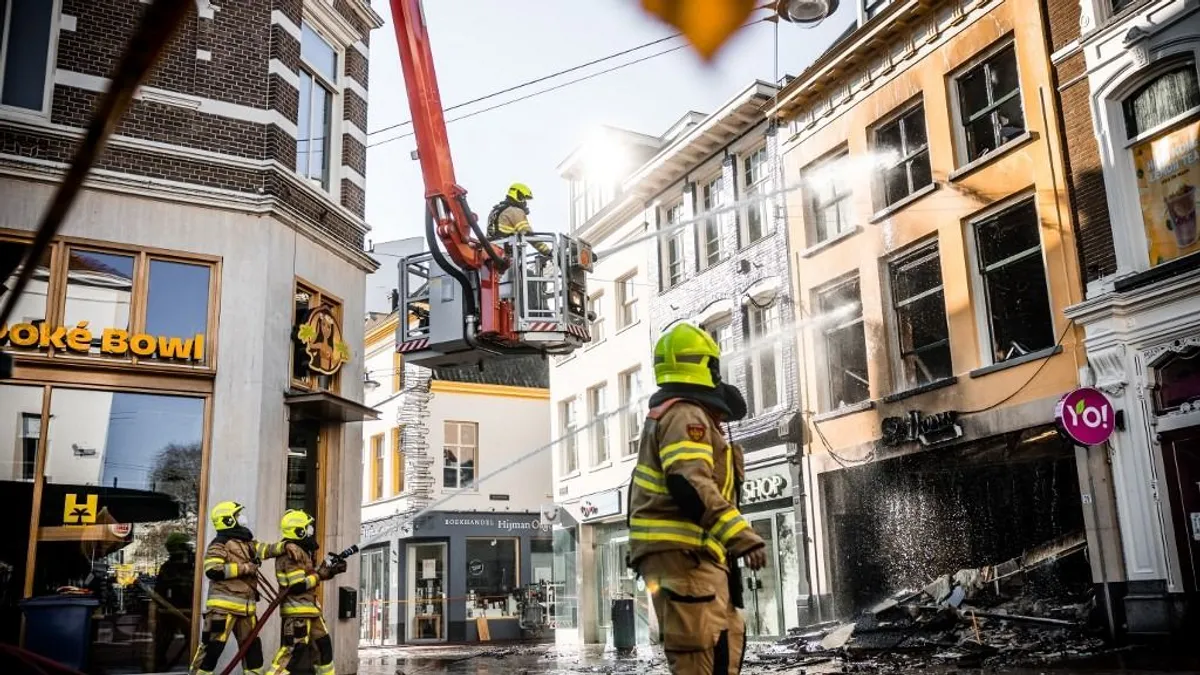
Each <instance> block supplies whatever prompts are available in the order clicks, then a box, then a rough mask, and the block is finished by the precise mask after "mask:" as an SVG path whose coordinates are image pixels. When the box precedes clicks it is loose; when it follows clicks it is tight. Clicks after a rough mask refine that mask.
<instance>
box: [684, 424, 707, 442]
mask: <svg viewBox="0 0 1200 675" xmlns="http://www.w3.org/2000/svg"><path fill="white" fill-rule="evenodd" d="M687 434H688V438H690V439H692V442H693V443H699V442H700V441H702V440H704V437H705V436H707V435H708V429H705V428H704V425H703V424H689V425H688V426H687Z"/></svg>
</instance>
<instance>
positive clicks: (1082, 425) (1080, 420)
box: [1054, 387, 1117, 445]
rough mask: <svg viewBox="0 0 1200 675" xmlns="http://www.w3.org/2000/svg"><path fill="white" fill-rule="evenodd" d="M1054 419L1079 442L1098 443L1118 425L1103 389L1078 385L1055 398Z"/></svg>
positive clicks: (1066, 432) (1086, 443)
mask: <svg viewBox="0 0 1200 675" xmlns="http://www.w3.org/2000/svg"><path fill="white" fill-rule="evenodd" d="M1054 420H1055V421H1056V422H1057V423H1058V426H1059V428H1060V429H1062V431H1063V433H1064V434H1066V435H1067V438H1070V439H1071V440H1072V441H1075V442H1076V443H1078V444H1079V445H1100V444H1101V443H1103V442H1105V441H1107V440H1108V439H1109V437H1110V436H1112V435H1113V431H1115V430H1116V428H1117V415H1116V411H1115V410H1113V406H1112V403H1110V402H1109V400H1108V397H1107V396H1105V395H1104V392H1102V391H1100V390H1099V389H1094V388H1092V387H1080V388H1079V389H1076V390H1075V391H1072V392H1070V393H1068V394H1067V395H1065V396H1063V397H1062V398H1060V399H1059V400H1058V404H1057V405H1056V406H1055V407H1054Z"/></svg>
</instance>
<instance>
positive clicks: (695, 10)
mask: <svg viewBox="0 0 1200 675" xmlns="http://www.w3.org/2000/svg"><path fill="white" fill-rule="evenodd" d="M754 5H755V0H642V8H643V9H645V10H646V11H647V12H649V13H651V14H653V15H654V16H656V17H658V18H659V19H660V20H662V21H664V22H666V23H668V24H670V25H672V26H674V27H675V28H676V29H678V30H679V32H680V33H683V37H684V38H685V39H687V41H688V42H690V43H691V45H692V47H694V48H695V49H696V51H697V52H699V54H700V57H701V58H703V59H704V60H705V61H711V60H712V58H713V56H715V55H716V53H717V52H718V51H719V50H720V49H721V47H722V46H724V45H725V43H726V42H728V41H729V38H730V37H732V36H733V34H734V33H736V32H737V31H738V30H739V29H740V28H741V27H742V24H744V23H746V20H747V19H749V18H750V14H752V13H753V12H754V9H755V7H754Z"/></svg>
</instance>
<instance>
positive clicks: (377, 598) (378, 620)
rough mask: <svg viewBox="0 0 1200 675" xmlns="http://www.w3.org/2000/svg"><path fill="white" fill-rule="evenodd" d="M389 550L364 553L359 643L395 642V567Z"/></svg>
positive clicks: (378, 643)
mask: <svg viewBox="0 0 1200 675" xmlns="http://www.w3.org/2000/svg"><path fill="white" fill-rule="evenodd" d="M389 550H390V549H389V548H388V547H386V546H385V547H382V548H376V549H371V550H368V551H363V553H362V560H361V561H360V571H361V574H362V576H361V577H360V579H359V594H360V598H359V603H360V608H359V609H360V611H359V615H360V616H361V617H362V620H361V622H360V626H359V631H360V632H359V639H360V640H362V641H364V642H368V643H370V644H376V645H381V644H386V643H389V642H391V640H392V622H391V612H390V611H389V609H390V606H391V603H389V602H388V591H389V588H390V578H389V577H390V571H391V565H390V561H389V560H388V551H389Z"/></svg>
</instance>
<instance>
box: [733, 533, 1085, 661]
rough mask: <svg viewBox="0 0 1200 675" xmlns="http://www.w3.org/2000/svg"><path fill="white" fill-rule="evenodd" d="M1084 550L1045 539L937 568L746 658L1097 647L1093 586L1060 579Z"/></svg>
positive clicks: (914, 656)
mask: <svg viewBox="0 0 1200 675" xmlns="http://www.w3.org/2000/svg"><path fill="white" fill-rule="evenodd" d="M1085 550H1086V539H1085V537H1084V533H1082V532H1077V533H1072V534H1069V535H1066V536H1064V537H1060V538H1058V539H1055V540H1053V541H1050V542H1047V543H1046V544H1043V545H1041V546H1038V547H1036V548H1034V549H1031V550H1029V551H1026V552H1025V553H1024V554H1022V555H1020V556H1018V557H1016V558H1013V559H1011V560H1007V561H1004V562H1002V563H999V564H995V565H988V566H985V567H981V568H977V569H964V570H959V571H958V572H956V573H954V574H946V575H943V576H940V577H938V578H936V579H934V580H932V581H931V582H930V583H928V584H926V585H925V586H924V587H923V588H921V589H919V590H903V591H900V592H897V593H895V594H893V595H891V596H890V597H887V598H885V599H883V600H882V601H881V602H879V603H878V604H876V605H875V606H873V607H871V608H869V609H868V610H866V611H864V612H862V613H861V614H860V616H859V617H858V618H857V619H856V620H854V621H847V622H844V623H841V622H829V623H824V624H818V625H814V626H808V627H806V628H804V629H801V630H797V631H793V632H792V634H790V635H789V636H788V637H786V638H784V639H783V640H781V641H779V642H778V643H776V644H774V645H771V646H770V647H769V648H766V649H763V650H758V651H756V652H755V653H753V654H751V655H749V656H748V657H747V662H748V663H751V662H753V663H756V664H763V665H766V664H775V665H776V666H777V667H776V668H775V669H776V670H785V669H786V670H790V669H792V668H795V667H800V668H804V667H809V666H815V665H818V664H822V663H826V662H829V661H833V660H835V659H838V660H841V661H842V662H843V666H842V670H843V672H860V671H861V672H865V671H870V672H917V671H918V670H922V669H926V668H936V667H938V666H946V667H967V668H980V667H982V668H991V667H997V666H1001V665H1003V666H1029V665H1036V664H1044V663H1049V662H1060V661H1065V660H1071V659H1074V658H1080V657H1084V656H1090V655H1094V654H1096V653H1099V652H1100V651H1102V650H1104V649H1105V647H1106V643H1105V641H1104V640H1103V639H1102V637H1100V636H1099V635H1097V634H1096V632H1095V631H1094V630H1093V629H1092V626H1093V625H1094V622H1093V621H1092V620H1091V619H1092V614H1093V612H1094V611H1096V608H1095V603H1094V601H1093V598H1092V597H1091V592H1090V589H1086V590H1082V589H1073V588H1069V587H1067V586H1064V585H1061V584H1058V583H1057V575H1056V574H1055V570H1054V568H1055V567H1056V564H1057V563H1059V562H1061V561H1063V560H1064V559H1065V558H1067V557H1069V556H1072V555H1075V554H1078V553H1081V552H1083V551H1085Z"/></svg>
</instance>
